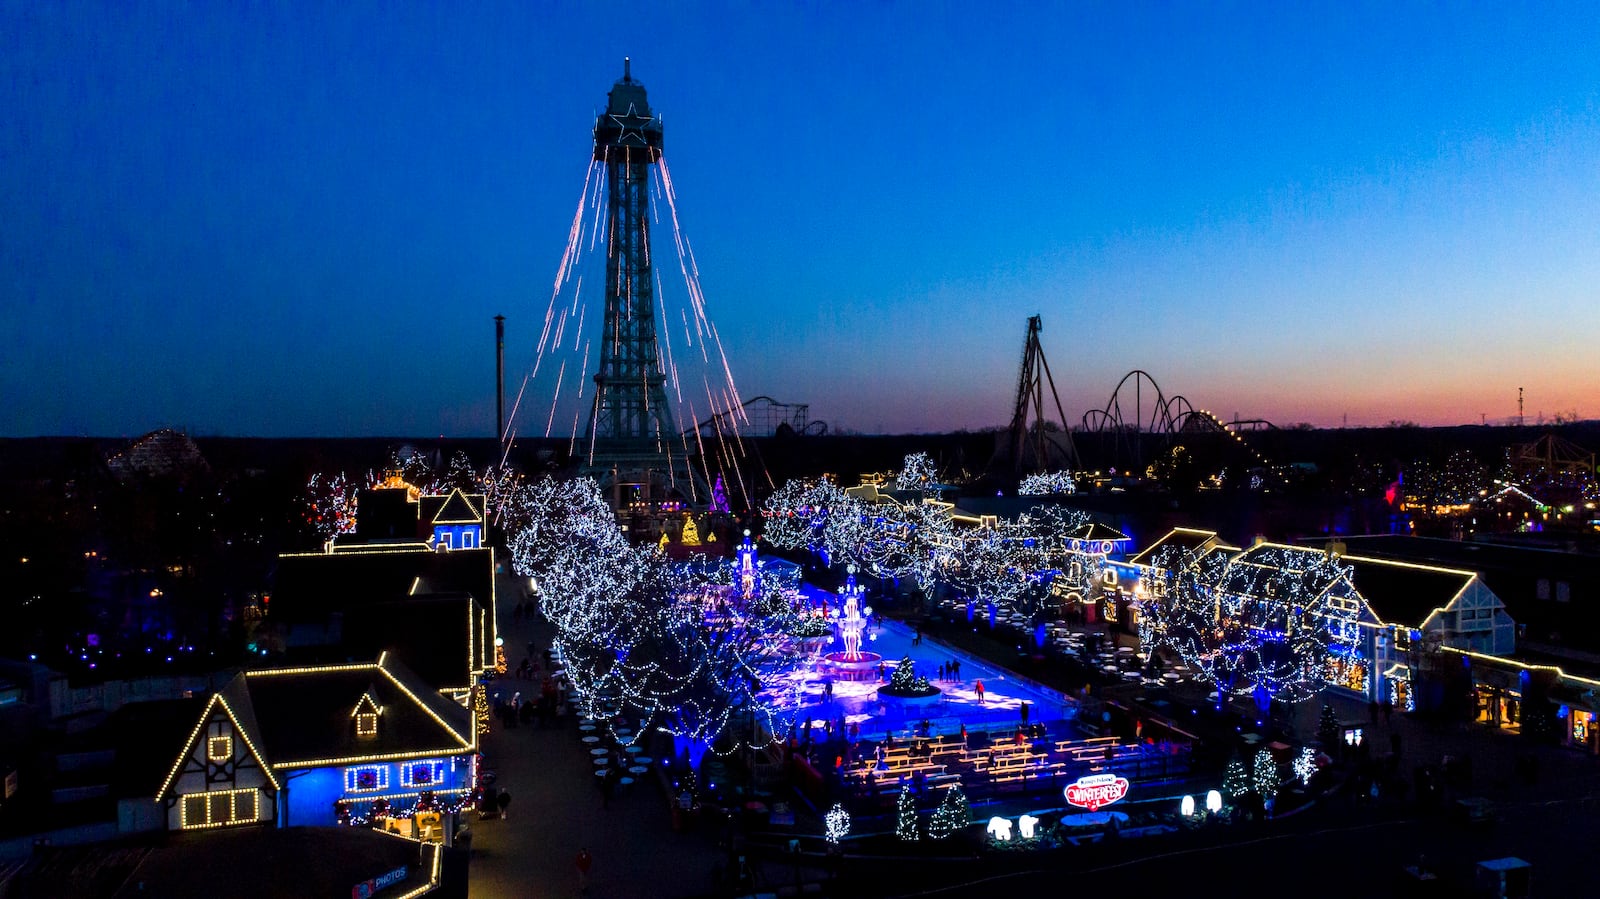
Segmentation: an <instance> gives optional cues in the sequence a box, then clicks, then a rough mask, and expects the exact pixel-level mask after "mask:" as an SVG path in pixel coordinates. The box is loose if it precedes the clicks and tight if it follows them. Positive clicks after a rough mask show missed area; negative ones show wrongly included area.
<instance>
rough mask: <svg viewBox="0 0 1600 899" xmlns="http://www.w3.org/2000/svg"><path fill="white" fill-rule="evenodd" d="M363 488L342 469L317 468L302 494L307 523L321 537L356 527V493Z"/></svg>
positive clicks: (348, 531) (350, 530)
mask: <svg viewBox="0 0 1600 899" xmlns="http://www.w3.org/2000/svg"><path fill="white" fill-rule="evenodd" d="M360 489H361V487H360V485H359V484H358V483H356V482H355V481H352V480H351V479H350V478H348V477H346V476H345V474H344V472H342V471H341V472H339V473H338V474H334V475H324V474H322V473H321V472H318V473H317V474H314V475H312V476H311V480H310V481H308V482H307V483H306V489H305V493H304V494H302V496H301V505H302V506H303V508H304V516H305V522H306V525H307V526H308V527H309V528H310V529H311V531H312V533H314V534H315V535H316V536H317V538H318V539H320V540H326V539H328V538H329V537H332V536H334V535H336V534H349V533H353V532H354V531H355V529H356V494H357V493H358V492H359V491H360Z"/></svg>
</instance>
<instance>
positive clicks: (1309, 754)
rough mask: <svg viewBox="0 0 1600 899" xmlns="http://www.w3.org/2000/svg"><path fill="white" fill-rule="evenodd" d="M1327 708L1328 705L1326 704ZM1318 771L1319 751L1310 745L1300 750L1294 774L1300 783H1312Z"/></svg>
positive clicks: (1296, 758)
mask: <svg viewBox="0 0 1600 899" xmlns="http://www.w3.org/2000/svg"><path fill="white" fill-rule="evenodd" d="M1324 708H1326V706H1324ZM1316 773H1317V752H1316V750H1314V749H1312V748H1311V747H1310V746H1307V747H1306V748H1304V749H1302V750H1300V754H1299V755H1298V756H1295V760H1294V776H1295V777H1296V778H1298V779H1299V780H1300V785H1301V786H1305V785H1306V784H1309V783H1311V776H1312V775H1313V774H1316Z"/></svg>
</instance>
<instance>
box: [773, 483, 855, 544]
mask: <svg viewBox="0 0 1600 899" xmlns="http://www.w3.org/2000/svg"><path fill="white" fill-rule="evenodd" d="M761 514H762V517H763V518H764V519H765V525H764V528H765V530H764V531H763V533H762V536H763V537H765V538H766V540H767V542H769V543H771V544H772V545H773V546H776V547H778V548H779V549H805V550H809V551H811V552H814V553H817V554H818V555H820V556H822V557H823V560H824V561H825V562H828V563H830V564H831V563H832V562H836V561H837V562H846V561H851V560H853V559H856V558H858V557H859V555H860V553H859V547H860V545H861V544H862V542H863V540H864V539H865V538H864V535H863V531H864V528H865V523H864V522H865V519H866V506H865V504H864V503H862V502H861V501H860V500H857V499H854V498H852V497H851V496H849V495H848V494H846V493H845V492H844V491H843V490H840V489H839V487H838V486H837V485H835V484H834V483H833V481H831V480H829V479H828V478H821V479H819V480H816V481H801V480H792V481H787V482H785V483H784V485H783V486H782V487H780V488H778V490H777V491H776V492H774V493H773V494H772V496H770V497H768V498H767V501H766V502H765V503H763V504H762V506H761Z"/></svg>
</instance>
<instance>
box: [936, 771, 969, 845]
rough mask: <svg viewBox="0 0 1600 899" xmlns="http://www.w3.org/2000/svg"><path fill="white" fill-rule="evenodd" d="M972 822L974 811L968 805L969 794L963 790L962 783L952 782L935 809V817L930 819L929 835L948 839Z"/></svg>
mask: <svg viewBox="0 0 1600 899" xmlns="http://www.w3.org/2000/svg"><path fill="white" fill-rule="evenodd" d="M971 823H972V811H971V809H970V808H969V807H968V805H967V794H966V793H964V792H962V790H961V784H952V785H951V786H950V787H948V788H946V789H945V791H944V799H942V800H941V801H940V802H939V807H938V808H937V809H934V812H933V817H931V818H929V819H928V837H929V838H930V839H935V840H944V839H948V838H950V837H952V836H954V835H955V834H958V833H960V832H961V831H962V830H964V829H966V826H967V825H968V824H971Z"/></svg>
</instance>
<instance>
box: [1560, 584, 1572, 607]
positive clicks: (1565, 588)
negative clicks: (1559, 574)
mask: <svg viewBox="0 0 1600 899" xmlns="http://www.w3.org/2000/svg"><path fill="white" fill-rule="evenodd" d="M1556 602H1572V585H1571V584H1568V583H1567V582H1566V581H1556Z"/></svg>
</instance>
